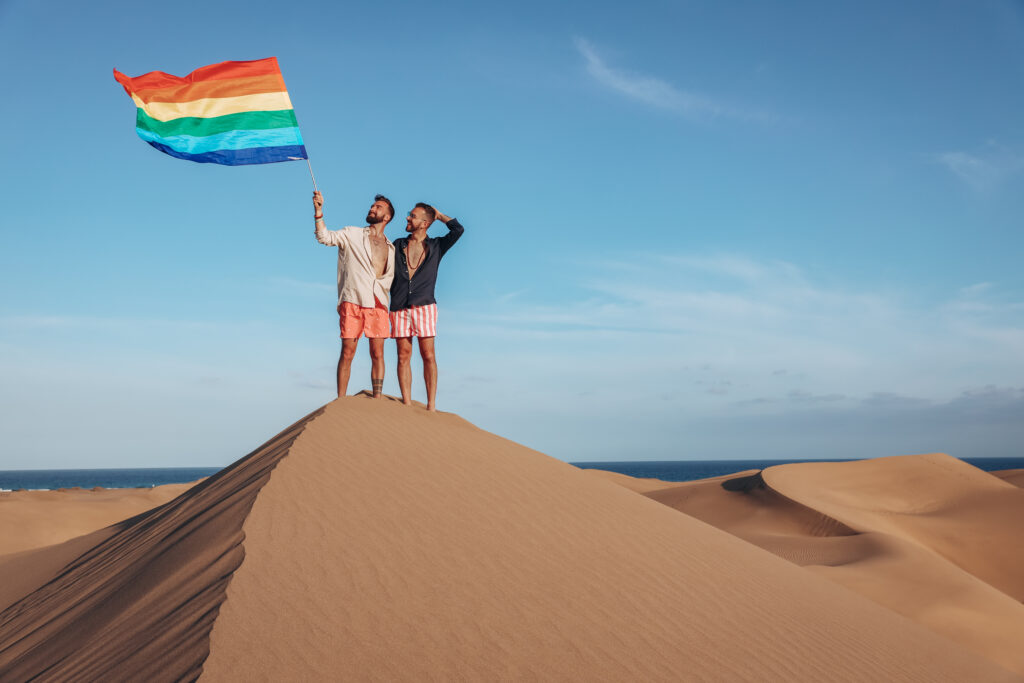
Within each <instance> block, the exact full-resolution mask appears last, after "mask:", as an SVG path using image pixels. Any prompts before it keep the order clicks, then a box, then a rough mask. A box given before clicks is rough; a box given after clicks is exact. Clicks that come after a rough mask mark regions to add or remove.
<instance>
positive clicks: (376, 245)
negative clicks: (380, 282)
mask: <svg viewBox="0 0 1024 683" xmlns="http://www.w3.org/2000/svg"><path fill="white" fill-rule="evenodd" d="M369 240H370V262H371V263H373V270H374V272H376V274H377V277H381V276H382V275H384V271H385V270H387V268H388V243H387V240H385V239H384V238H383V237H377V236H374V235H370V236H369Z"/></svg>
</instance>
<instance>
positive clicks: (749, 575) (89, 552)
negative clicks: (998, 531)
mask: <svg viewBox="0 0 1024 683" xmlns="http://www.w3.org/2000/svg"><path fill="white" fill-rule="evenodd" d="M738 495H740V494H738ZM793 504H794V505H796V503H793ZM813 519H814V518H813V515H812V516H811V517H809V518H808V520H810V521H806V520H805V522H806V523H805V522H800V523H797V527H799V528H804V527H801V526H800V525H801V524H803V525H804V526H805V527H806V530H807V533H808V534H811V533H812V532H813V530H814V529H817V528H821V525H820V524H818V523H817V522H814V521H813ZM830 524H832V525H833V526H831V527H827V528H829V529H832V528H838V527H836V526H835V525H834V523H831V522H830ZM808 537H811V536H808ZM836 538H858V536H856V535H852V536H849V537H836ZM243 539H244V540H243ZM908 542H909V541H908ZM243 543H244V549H243ZM243 554H244V561H243ZM7 559H8V560H9V562H16V563H18V568H19V571H22V572H30V571H31V569H32V566H33V563H34V564H35V566H36V567H37V568H38V569H39V570H40V572H41V574H44V575H45V576H44V577H43V578H42V579H37V582H38V583H39V585H38V587H32V586H28V587H27V588H26V590H27V591H28V593H27V594H26V595H24V596H23V597H21V598H20V599H18V600H16V601H14V602H13V603H12V604H11V605H10V606H9V607H7V608H6V609H4V610H3V611H2V612H0V679H4V680H7V679H11V680H25V679H28V678H31V677H32V676H35V675H43V676H44V677H45V678H46V679H48V680H73V679H93V680H95V679H100V680H110V679H132V680H180V679H186V680H188V679H191V678H194V677H195V676H197V675H198V674H199V673H200V672H201V671H202V673H203V678H204V680H211V681H221V680H223V681H238V680H261V681H262V680H268V681H271V680H272V681H280V680H417V681H419V680H522V679H545V680H588V681H589V680H616V681H622V680H671V681H678V680H688V681H700V680H707V681H722V680H729V681H733V680H758V681H760V680H800V681H810V680H813V681H830V680H848V681H882V680H884V681H913V680H918V681H965V680H971V681H1001V680H1016V678H1015V677H1014V676H1013V675H1012V674H1010V673H1009V672H1008V671H1006V669H1003V668H1001V667H998V666H996V665H995V664H992V663H990V662H989V661H987V660H985V659H984V658H982V657H979V656H977V655H975V654H972V653H970V652H968V651H967V650H966V649H963V648H960V647H958V646H957V645H955V644H954V643H953V642H952V641H950V640H947V639H945V638H942V637H939V636H937V635H935V634H934V633H932V632H931V631H929V630H927V629H925V628H923V627H920V626H918V625H917V624H915V623H914V622H912V621H911V620H909V619H906V618H904V617H902V616H900V615H898V614H896V613H895V612H893V611H891V610H889V609H885V608H883V607H880V606H878V605H877V604H875V602H873V601H871V600H868V599H866V598H864V597H861V596H859V595H856V594H855V593H853V592H851V591H849V590H848V589H846V588H844V587H841V586H837V585H835V584H834V583H833V582H830V581H827V580H825V579H823V578H821V577H818V576H815V575H814V574H813V573H811V572H808V571H807V570H805V569H802V568H800V567H797V566H794V565H793V564H791V563H790V562H787V561H785V560H782V559H780V558H778V557H775V556H774V555H772V554H770V553H768V552H765V551H763V550H761V549H759V548H757V547H755V546H754V545H752V544H750V543H748V542H746V541H744V540H741V539H740V538H737V537H735V536H733V535H730V534H728V533H726V532H724V531H721V530H719V529H716V528H714V527H712V526H709V525H707V524H705V523H703V522H700V521H698V520H696V519H694V518H692V517H690V516H688V515H682V514H679V513H678V512H677V511H675V510H673V509H670V508H669V507H667V506H666V505H663V504H660V503H658V502H655V501H652V500H649V499H648V498H647V497H645V496H644V495H641V494H638V493H636V492H634V491H630V490H627V489H625V488H623V487H621V486H618V485H616V484H614V483H612V482H609V481H603V480H602V479H601V478H599V477H594V476H591V475H589V474H588V473H586V472H583V471H580V470H578V469H576V468H574V467H572V466H570V465H567V464H565V463H562V462H559V461H557V460H554V459H552V458H548V457H546V456H544V455H542V454H540V453H537V452H535V451H531V450H529V449H526V448H524V447H522V446H518V445H516V444H514V443H511V442H509V441H506V440H504V439H501V438H499V437H496V436H494V435H491V434H488V433H486V432H483V431H481V430H479V429H476V428H475V427H473V426H472V425H470V424H469V423H467V422H465V421H464V420H461V419H460V418H458V417H456V416H454V415H447V414H440V415H430V414H427V413H425V412H424V411H422V410H417V409H410V408H406V407H403V406H401V405H400V404H399V403H397V402H395V401H391V400H382V401H374V400H372V399H369V398H365V397H351V398H347V399H343V400H339V401H336V402H334V403H332V404H329V405H328V406H327V407H326V408H325V409H324V410H323V412H322V413H319V414H317V413H314V414H313V415H311V416H310V417H309V418H307V419H306V420H303V421H300V422H299V423H297V424H296V425H294V426H293V427H292V428H290V429H288V430H286V431H285V432H283V433H282V434H281V435H279V436H278V437H276V438H275V439H274V440H272V441H271V442H268V444H267V445H265V446H264V447H263V448H261V449H260V450H258V451H256V452H255V453H253V454H252V455H250V456H248V457H247V458H245V459H243V460H241V461H239V462H238V463H236V464H235V465H233V466H231V467H230V468H228V469H226V470H224V471H222V472H221V473H219V474H218V475H216V476H214V477H211V478H210V479H208V480H207V481H205V482H203V483H202V484H200V485H199V486H196V487H194V488H192V489H190V490H188V491H187V492H185V493H184V494H182V495H181V496H179V497H178V498H176V499H175V500H173V501H171V502H170V503H169V504H167V505H164V506H162V507H160V508H157V509H155V510H152V511H149V512H147V513H143V514H141V515H139V516H137V517H136V518H134V519H131V520H126V521H125V522H123V523H122V524H119V525H115V526H114V527H110V528H108V529H104V530H101V531H98V532H94V534H92V535H91V536H86V537H84V538H79V539H73V540H72V541H69V542H67V543H64V544H61V545H57V546H51V547H47V548H42V549H38V550H33V551H28V552H24V553H19V554H16V555H12V556H8V557H7ZM62 562H63V563H64V564H62ZM8 566H10V565H8ZM2 568H3V567H2V566H0V570H2ZM229 581H230V583H228V582H229ZM211 627H212V631H211ZM207 653H209V657H208V659H206V660H205V663H204V658H206V655H207ZM201 667H202V668H201Z"/></svg>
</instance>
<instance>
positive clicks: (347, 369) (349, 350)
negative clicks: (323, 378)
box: [338, 339, 359, 398]
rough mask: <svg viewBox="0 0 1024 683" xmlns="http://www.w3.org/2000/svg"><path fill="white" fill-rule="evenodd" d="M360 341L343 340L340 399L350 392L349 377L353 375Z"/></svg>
mask: <svg viewBox="0 0 1024 683" xmlns="http://www.w3.org/2000/svg"><path fill="white" fill-rule="evenodd" d="M358 344H359V340H358V339H342V340H341V356H340V357H339V358H338V397H339V398H341V397H342V396H344V395H345V393H346V392H347V391H348V376H349V375H350V374H351V373H352V358H353V357H354V356H355V355H356V346H357V345H358Z"/></svg>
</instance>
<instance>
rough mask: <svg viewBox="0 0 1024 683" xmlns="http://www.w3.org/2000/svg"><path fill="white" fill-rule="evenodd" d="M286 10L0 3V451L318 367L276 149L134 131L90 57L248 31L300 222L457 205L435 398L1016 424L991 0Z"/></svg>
mask: <svg viewBox="0 0 1024 683" xmlns="http://www.w3.org/2000/svg"><path fill="white" fill-rule="evenodd" d="M287 10H288V11H287V12H283V11H282V6H281V5H280V3H261V2H246V3H241V2H239V3H230V2H211V3H206V2H203V3H199V2H188V1H186V2H179V3H175V4H174V5H173V7H169V6H166V5H139V4H138V3H129V2H119V1H105V2H103V3H95V4H92V5H83V4H82V3H72V2H51V1H47V0H33V1H29V0H5V1H3V2H0V57H2V60H0V71H2V75H3V79H4V82H5V85H6V92H7V96H6V99H5V102H6V103H7V106H6V107H4V112H3V123H4V129H5V130H7V131H8V134H7V135H5V136H4V137H3V138H2V139H0V159H2V160H3V161H2V162H0V163H2V166H0V202H2V209H0V232H2V237H3V243H4V248H3V249H2V250H0V434H2V439H0V469H16V468H34V467H39V468H42V467H146V466H175V465H182V466H185V465H222V464H226V463H229V462H231V461H233V460H235V459H237V458H238V457H241V456H242V455H244V454H245V453H247V452H248V451H249V450H251V449H253V448H255V447H257V446H258V445H259V444H260V443H262V442H263V441H264V440H266V439H267V438H269V437H270V436H272V435H273V434H275V433H276V432H278V431H280V430H281V429H283V428H284V427H285V426H287V425H288V424H290V423H291V422H292V421H294V420H296V419H298V418H299V417H301V416H303V415H304V414H306V413H308V412H310V411H311V410H313V409H315V408H317V407H318V406H320V405H322V404H324V403H326V402H327V401H329V400H331V398H332V397H333V391H334V380H333V372H334V365H335V363H336V360H337V353H338V347H339V341H338V339H337V319H336V315H335V313H334V298H335V294H334V284H333V283H334V274H335V272H334V271H335V262H336V255H335V253H334V250H333V249H329V248H326V247H322V246H320V245H318V244H317V243H316V242H315V241H314V239H313V236H312V221H311V213H310V201H309V195H310V192H311V187H310V181H309V176H308V173H307V170H306V168H305V165H304V164H300V163H285V164H274V165H267V166H253V167H235V168H229V167H219V166H214V165H204V164H193V163H189V162H185V161H180V160H176V159H172V158H170V157H167V156H165V155H162V154H160V153H158V152H156V151H155V150H153V149H152V148H150V147H149V146H147V145H146V144H145V143H143V142H142V141H141V140H139V139H138V138H137V137H136V135H135V133H134V108H133V105H132V103H131V101H130V100H129V98H128V97H127V96H126V95H125V94H124V92H123V90H122V89H121V88H120V86H119V85H118V84H117V83H116V82H115V81H114V79H113V77H112V75H111V70H112V69H113V68H117V69H118V70H120V71H122V72H124V73H126V74H128V75H131V76H135V75H139V74H142V73H145V72H148V71H152V70H162V71H167V72H169V73H174V74H178V75H184V74H186V73H188V72H189V71H192V70H193V69H195V68H197V67H199V66H203V65H205V64H211V63H214V62H219V61H224V60H229V59H235V60H244V59H258V58H262V57H268V56H276V57H277V58H278V60H279V62H280V64H281V67H282V70H283V72H284V76H285V80H286V83H287V85H288V89H289V93H290V95H291V98H292V102H293V104H294V106H295V109H296V114H297V116H298V119H299V124H300V126H301V129H302V132H303V136H304V138H305V141H306V144H307V148H308V150H309V153H310V157H311V161H312V164H313V168H314V170H315V172H316V174H317V180H318V183H319V185H320V188H321V190H322V191H323V192H324V195H325V199H326V206H325V210H326V214H327V222H328V225H329V226H330V227H334V228H337V227H341V226H343V225H350V224H361V220H362V217H363V216H364V215H365V211H366V208H367V206H368V205H369V203H370V201H371V199H372V196H373V194H374V193H376V192H383V193H385V194H387V195H388V196H389V197H391V198H392V200H393V201H394V202H395V203H396V205H397V206H398V208H399V210H400V211H403V212H404V211H405V210H407V209H408V208H410V207H411V206H412V204H413V203H415V202H417V201H428V202H432V203H434V204H436V205H437V206H438V207H439V208H440V209H441V210H443V211H445V212H446V213H449V214H451V215H454V216H456V217H458V218H459V219H460V220H461V221H462V223H463V224H464V225H465V226H466V235H465V237H464V238H463V240H462V241H460V243H459V244H458V245H457V246H456V247H455V249H453V250H452V251H451V252H449V254H448V255H447V256H446V258H445V261H444V263H443V264H442V272H441V279H440V283H439V286H438V300H439V302H440V306H441V319H440V323H439V325H440V336H439V337H438V342H437V344H438V358H439V363H440V372H441V375H440V389H439V398H438V405H439V408H440V409H441V410H448V411H453V412H456V413H458V414H460V415H462V416H463V417H465V418H467V419H468V420H470V421H472V422H474V423H475V424H477V425H479V426H481V427H482V428H484V429H488V430H490V431H493V432H496V433H498V434H500V435H502V436H505V437H507V438H510V439H513V440H515V441H518V442H520V443H523V444H526V445H528V446H530V447H533V448H536V449H538V450H541V451H543V452H546V453H549V454H550V455H553V456H555V457H559V458H562V459H564V460H569V461H587V460H630V459H719V458H722V459H731V458H745V457H746V458H858V457H874V456H884V455H896V454H902V453H915V452H929V451H944V452H949V453H951V454H953V455H956V456H960V457H977V456H1021V455H1024V453H1022V451H1021V443H1024V268H1022V267H1021V265H1020V264H1021V256H1022V253H1024V236H1022V229H1021V228H1022V218H1021V217H1022V216H1024V122H1022V118H1021V114H1020V113H1021V111H1024V88H1022V85H1024V5H1022V4H1021V3H1019V2H998V1H992V2H982V3H965V2H908V3H899V4H898V6H894V5H893V4H892V3H884V2H867V3H852V2H851V3H818V2H803V3H801V2H785V3H756V4H755V3H718V2H653V1H652V2H638V3H637V2H635V3H615V4H604V3H593V2H567V3H559V4H557V5H556V6H554V7H552V6H549V5H548V4H547V3H540V2H536V3H534V2H520V3H512V4H506V5H502V6H492V5H491V3H471V2H465V3H444V4H438V5H429V4H427V3H327V2H324V3H301V2H300V3H294V4H292V5H290V6H288V8H287ZM438 230H443V228H441V227H440V226H438V227H436V228H434V232H435V233H436V232H437V231H438ZM387 234H388V235H389V236H390V237H391V238H395V237H398V236H400V235H401V234H402V226H401V225H399V222H398V221H396V222H395V223H393V224H392V225H391V226H390V227H389V229H388V231H387ZM363 344H364V345H365V342H364V343H363ZM386 353H387V360H388V365H389V367H388V377H387V381H386V383H385V391H386V392H388V393H392V394H394V393H397V382H396V381H395V378H394V358H393V354H394V350H393V346H392V345H391V344H390V343H389V345H388V346H387V350H386ZM368 375H369V368H368V359H367V357H366V352H365V346H364V348H361V349H360V352H359V355H358V360H357V363H356V365H355V367H354V369H353V381H352V384H351V385H350V389H351V390H353V391H355V390H358V389H360V388H363V386H364V385H366V386H368V384H369V381H368ZM414 377H416V378H417V381H416V384H417V386H416V393H415V397H416V398H419V399H422V390H421V389H420V388H419V386H418V384H419V379H418V377H419V375H418V368H416V367H414Z"/></svg>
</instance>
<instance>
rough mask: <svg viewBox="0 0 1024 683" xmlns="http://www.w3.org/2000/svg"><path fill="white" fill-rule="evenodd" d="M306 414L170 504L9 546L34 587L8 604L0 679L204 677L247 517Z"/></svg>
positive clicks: (13, 576)
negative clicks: (55, 541) (18, 547)
mask: <svg viewBox="0 0 1024 683" xmlns="http://www.w3.org/2000/svg"><path fill="white" fill-rule="evenodd" d="M317 414H318V413H314V414H313V415H311V416H309V417H307V418H305V419H304V420H301V421H300V422H298V423H296V424H295V425H293V426H292V427H290V428H289V429H287V430H285V431H284V432H282V433H281V434H279V435H278V436H276V437H274V438H273V439H271V440H270V441H268V442H267V443H266V444H264V445H263V446H262V447H261V448H260V449H258V450H257V451H255V452H254V453H252V454H250V455H249V456H247V457H246V458H244V459H242V460H240V461H238V462H236V463H235V464H234V465H231V466H230V467H228V468H226V469H224V470H222V471H221V472H219V473H218V474H216V475H214V476H213V477H210V478H209V479H207V480H205V481H203V482H202V483H200V484H198V485H196V486H194V487H192V488H190V489H188V490H187V491H186V492H185V493H183V494H181V495H180V496H179V497H178V498H175V499H174V500H172V501H170V502H169V503H167V504H166V505H163V506H161V507H158V508H155V509H152V510H150V511H148V512H144V513H142V514H140V515H137V516H136V517H133V518H131V519H128V520H125V521H124V522H121V523H120V524H117V525H114V526H111V527H108V528H106V529H102V530H100V531H97V532H94V533H93V534H91V535H89V536H85V537H82V538H77V539H72V540H71V541H67V542H66V543H63V544H59V545H56V546H49V547H46V548H41V549H37V550H30V551H26V552H22V553H17V554H13V555H8V556H5V557H4V558H2V559H3V563H0V572H3V575H2V578H3V581H2V582H0V585H4V584H7V583H8V582H14V583H17V584H20V586H21V587H22V588H24V589H26V590H28V591H31V592H27V593H23V594H22V596H21V597H20V599H19V598H18V596H17V595H11V590H10V589H8V590H6V591H2V590H0V597H3V598H4V602H0V605H4V603H9V604H7V605H6V608H5V609H4V610H3V611H2V612H0V680H3V681H8V680H10V681H24V680H33V679H34V678H35V677H40V678H42V679H44V680H47V681H69V680H75V681H78V680H88V681H93V680H145V681H177V680H190V679H194V678H195V677H196V676H198V674H199V672H200V670H201V666H202V661H203V659H204V658H205V657H206V655H207V654H208V652H209V640H208V635H209V631H210V627H211V626H212V624H213V620H214V619H215V618H216V616H217V608H218V606H219V605H220V603H221V602H222V601H223V599H224V589H225V588H226V586H227V582H228V581H229V580H230V578H231V574H232V572H234V570H235V569H237V567H238V565H239V564H240V563H241V562H242V558H243V556H244V551H243V549H242V546H241V541H242V537H243V535H242V523H243V522H244V520H245V517H246V515H248V513H249V509H250V507H251V505H252V502H253V500H255V498H256V495H257V494H258V493H259V489H260V487H261V486H263V484H265V483H266V481H267V479H268V478H269V477H270V473H271V471H272V470H273V468H274V466H275V465H276V464H277V462H278V461H279V460H280V459H281V458H282V457H284V456H285V455H287V454H288V449H289V447H290V446H291V444H292V441H294V439H295V437H296V436H297V435H298V434H299V433H300V432H301V431H302V428H303V426H304V424H305V423H306V421H308V420H309V419H310V418H312V417H315V415H317Z"/></svg>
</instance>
